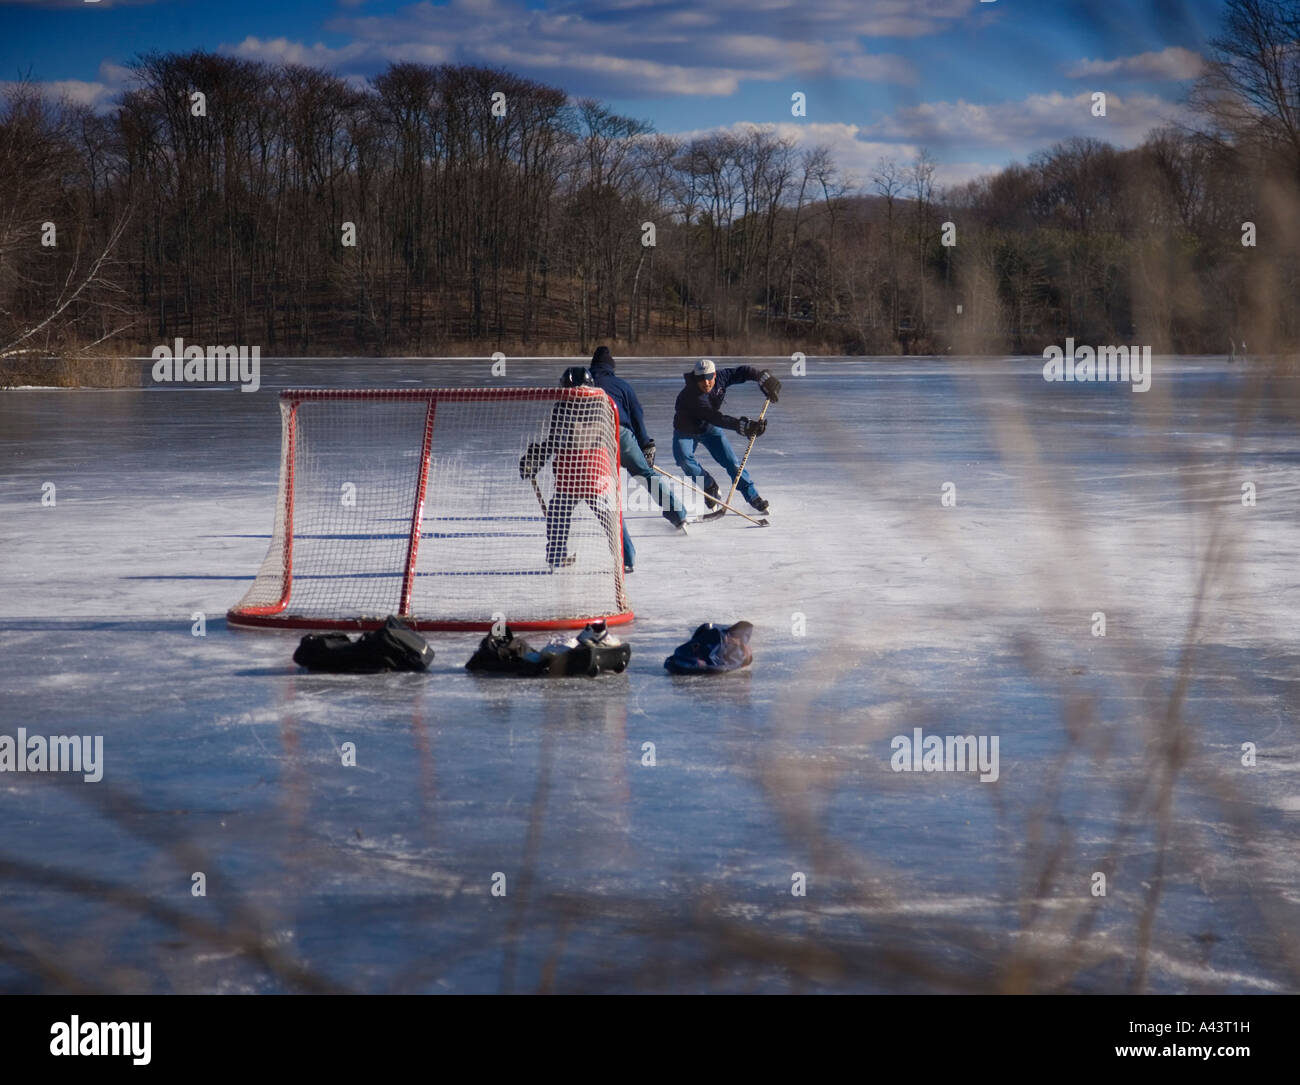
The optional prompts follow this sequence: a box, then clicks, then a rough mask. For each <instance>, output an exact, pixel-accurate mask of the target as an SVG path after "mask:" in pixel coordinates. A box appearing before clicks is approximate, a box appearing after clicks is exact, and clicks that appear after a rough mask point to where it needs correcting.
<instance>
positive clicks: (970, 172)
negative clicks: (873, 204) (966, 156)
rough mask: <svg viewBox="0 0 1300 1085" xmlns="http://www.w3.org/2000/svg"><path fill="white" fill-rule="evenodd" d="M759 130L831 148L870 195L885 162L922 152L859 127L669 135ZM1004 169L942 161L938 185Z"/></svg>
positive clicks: (848, 176) (740, 126)
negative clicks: (874, 178)
mask: <svg viewBox="0 0 1300 1085" xmlns="http://www.w3.org/2000/svg"><path fill="white" fill-rule="evenodd" d="M758 127H761V128H763V129H764V130H766V131H769V132H771V133H773V134H774V135H776V136H778V137H780V138H782V139H790V140H792V141H793V142H794V144H795V146H796V148H798V149H799V150H811V149H812V148H814V147H826V148H828V149H829V150H830V153H831V159H832V160H833V161H834V163H835V165H836V168H837V169H838V170H839V171H840V174H841V176H842V177H843V178H844V179H845V180H847V181H848V183H849V184H850V185H851V186H852V187H854V188H857V189H860V190H862V191H866V192H870V191H871V188H870V186H871V175H872V173H873V172H874V171H875V169H876V167H877V166H878V165H879V163H880V160H881V159H882V158H884V159H892V160H893V161H894V162H896V163H898V164H899V165H900V166H906V165H907V164H908V163H910V162H911V161H912V160H913V159H914V158H915V157H916V156H917V154H918V153H919V152H920V150H921V145H920V144H919V143H908V142H888V141H881V140H873V139H869V138H867V137H866V135H865V133H864V131H863V129H862V128H861V127H859V126H858V125H856V124H799V123H796V122H782V123H778V124H764V125H754V124H750V123H749V122H745V121H742V122H740V123H737V124H729V125H724V126H720V127H717V128H698V129H694V130H691V131H685V132H672V133H669V134H670V135H672V136H673V137H674V138H676V139H680V140H683V141H689V140H692V139H698V138H701V137H704V136H709V135H713V134H715V133H722V132H731V133H737V134H739V133H744V132H747V131H750V130H751V129H754V128H758ZM1000 168H1001V167H1000V166H997V165H990V164H988V163H986V162H944V161H940V162H938V163H937V165H936V169H935V183H936V184H938V185H940V186H945V187H946V186H950V185H959V184H963V183H964V182H966V181H970V180H973V179H974V178H976V177H980V176H982V175H984V174H986V173H995V172H997V170H998V169H1000Z"/></svg>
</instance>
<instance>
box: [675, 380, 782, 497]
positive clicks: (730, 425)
mask: <svg viewBox="0 0 1300 1085" xmlns="http://www.w3.org/2000/svg"><path fill="white" fill-rule="evenodd" d="M682 376H683V377H684V378H685V380H686V387H685V388H683V389H682V390H681V391H680V392H679V393H678V394H677V404H676V410H675V412H674V414H673V459H675V460H676V461H677V465H678V466H679V467H680V468H681V469H682V470H683V471H685V472H686V474H687V475H688V476H690V477H692V478H697V479H698V478H703V479H704V487H703V489H704V491H705V492H706V493H708V494H709V496H710V497H714V498H716V497H720V496H721V492H720V491H719V489H718V484H717V482H716V481H714V479H713V476H712V475H710V474H709V473H708V472H707V471H706V470H704V468H703V467H701V466H700V465H699V462H698V461H697V460H696V459H695V449H696V447H697V446H698V445H701V444H703V445H704V447H705V448H707V449H708V450H709V452H710V453H711V454H712V455H713V458H714V459H715V460H717V461H718V463H720V464H722V466H723V467H724V468H725V469H726V471H727V477H728V478H730V479H731V480H732V481H733V482H734V481H735V480H736V476H737V474H739V475H740V482H739V489H740V492H741V493H742V494H743V495H744V498H745V500H746V501H748V502H749V504H750V507H751V508H754V509H757V510H758V511H759V512H767V510H768V504H767V502H766V501H765V500H763V498H761V497H759V495H758V487H757V486H755V485H754V480H753V479H751V478H750V477H749V472H748V471H744V472H742V471H741V470H740V461H738V460H737V459H736V454H735V452H733V451H732V449H731V443H730V442H729V441H728V440H727V437H726V434H724V433H723V432H722V431H723V430H724V429H730V430H735V431H736V432H737V433H739V434H740V435H741V436H742V437H755V436H758V435H759V434H761V433H762V432H763V431H764V430H765V429H767V421H766V420H765V419H762V418H759V419H756V420H754V421H752V422H751V421H750V420H749V419H748V418H743V417H742V418H733V417H732V416H731V415H727V414H723V413H722V400H723V398H724V397H725V396H726V394H727V389H728V388H729V387H730V386H731V385H733V384H743V383H744V382H745V381H756V382H757V383H758V387H759V388H760V390H761V391H762V393H763V395H764V396H766V397H767V398H768V399H770V400H771V401H772V402H773V403H775V402H776V401H777V396H778V395H779V394H780V391H781V382H780V381H779V380H777V379H776V378H775V377H774V376H772V374H771V373H770V372H768V371H767V370H766V369H764V370H758V369H755V368H754V367H753V366H752V365H738V366H736V367H735V368H734V369H718V368H717V366H715V365H714V364H713V363H712V362H711V361H710V360H709V359H708V358H704V359H701V360H700V361H698V362H696V363H695V368H694V370H693V371H691V372H690V373H684V374H682ZM705 503H706V504H707V505H708V506H709V507H710V508H712V507H714V506H715V505H716V504H717V503H716V502H715V501H710V500H708V499H706V502H705Z"/></svg>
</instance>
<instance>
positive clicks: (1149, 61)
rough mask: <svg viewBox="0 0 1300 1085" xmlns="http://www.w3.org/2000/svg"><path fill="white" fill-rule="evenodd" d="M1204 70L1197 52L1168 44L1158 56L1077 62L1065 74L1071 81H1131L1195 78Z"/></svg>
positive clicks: (1139, 54)
mask: <svg viewBox="0 0 1300 1085" xmlns="http://www.w3.org/2000/svg"><path fill="white" fill-rule="evenodd" d="M1204 67H1205V60H1204V59H1203V58H1202V57H1201V55H1200V53H1193V52H1192V51H1191V50H1190V49H1182V48H1180V47H1179V46H1176V45H1171V46H1170V47H1169V48H1168V49H1161V50H1160V51H1159V52H1158V53H1138V54H1137V55H1136V56H1128V57H1116V58H1115V59H1114V60H1081V61H1079V62H1078V63H1077V64H1075V65H1074V66H1073V67H1072V68H1071V69H1070V70H1069V71H1068V72H1066V74H1067V75H1068V76H1070V78H1072V79H1083V78H1086V77H1088V76H1106V75H1110V76H1122V77H1130V78H1134V79H1195V78H1196V77H1197V76H1198V75H1200V74H1201V71H1202V69H1203V68H1204Z"/></svg>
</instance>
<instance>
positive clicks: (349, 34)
mask: <svg viewBox="0 0 1300 1085" xmlns="http://www.w3.org/2000/svg"><path fill="white" fill-rule="evenodd" d="M974 4H975V0H928V2H927V3H924V4H918V3H917V0H819V2H818V3H816V4H812V5H804V4H803V3H802V2H801V0H710V2H709V3H708V4H705V5H696V6H691V7H685V6H682V7H668V8H665V6H664V5H663V4H662V3H659V2H652V3H644V2H635V0H631V2H622V3H619V2H615V3H612V4H611V3H610V2H609V0H573V2H572V3H569V4H566V5H565V6H563V7H561V8H557V9H535V8H529V7H528V6H526V3H525V2H524V0H448V2H447V3H445V4H431V3H427V2H422V3H417V4H412V5H410V6H408V7H404V8H402V9H401V10H399V11H397V12H396V13H393V14H382V15H367V14H353V13H350V12H349V13H342V14H337V15H335V16H334V17H333V18H331V19H330V20H329V21H328V23H327V24H326V29H327V30H328V31H330V32H331V33H333V34H338V35H340V36H343V37H346V38H348V39H350V40H349V43H348V44H347V45H344V46H341V47H331V46H327V45H324V44H323V43H321V42H317V43H315V44H308V43H306V42H302V41H293V40H290V39H287V38H273V39H261V38H257V37H246V38H245V39H244V40H243V41H241V42H239V43H237V44H227V45H223V46H222V47H221V50H222V51H223V52H226V53H233V54H234V55H237V56H242V57H247V58H250V59H259V60H283V61H290V62H293V63H298V64H316V65H320V66H324V67H329V68H333V69H335V70H339V71H344V72H347V73H357V72H367V71H375V70H377V69H379V68H380V67H382V66H383V65H384V64H386V63H388V62H390V61H400V60H409V61H419V62H423V63H431V64H433V63H461V64H485V65H495V66H501V67H509V68H510V69H511V70H512V71H514V72H515V73H517V74H519V75H523V76H526V77H531V78H536V79H541V80H545V81H548V82H552V83H556V84H559V85H561V86H563V87H565V88H566V89H567V90H569V91H570V92H572V93H574V94H576V95H594V96H598V97H615V98H617V97H646V96H655V97H658V96H663V95H695V94H708V95H729V94H733V93H735V92H736V90H737V89H738V88H739V86H740V84H741V83H742V82H745V81H757V82H772V81H779V80H782V79H790V78H792V77H800V78H805V79H807V78H818V77H826V76H830V77H831V78H838V79H852V80H861V81H867V82H873V83H886V84H897V85H910V84H914V83H915V82H916V81H917V73H916V71H915V69H914V67H913V65H912V64H911V63H910V62H909V61H907V60H905V59H904V58H903V57H900V56H895V55H892V54H886V53H876V52H872V51H870V48H869V46H870V42H869V40H867V38H868V37H869V36H870V35H872V34H879V33H883V32H887V31H886V30H884V29H883V28H885V27H886V26H893V27H894V28H895V29H894V30H893V31H888V32H896V33H906V34H908V35H917V34H926V33H935V32H938V31H940V30H942V29H944V28H945V27H946V26H948V25H950V24H951V23H952V21H953V20H954V19H956V18H957V17H959V16H960V15H961V14H963V13H964V12H966V11H968V10H969V9H970V8H971V7H972V6H973V5H974Z"/></svg>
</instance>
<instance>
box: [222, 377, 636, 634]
mask: <svg viewBox="0 0 1300 1085" xmlns="http://www.w3.org/2000/svg"><path fill="white" fill-rule="evenodd" d="M604 395H606V394H605V393H604V392H603V391H601V390H600V389H599V388H592V387H580V388H418V389H411V388H376V389H335V388H289V389H285V390H284V391H282V392H281V393H280V400H281V402H282V403H287V404H288V405H289V411H288V415H287V417H286V420H285V425H284V439H283V442H282V448H281V453H280V454H281V462H282V464H283V469H284V473H285V474H284V510H283V513H284V538H285V541H284V567H283V571H282V573H281V582H282V584H283V590H282V592H281V595H280V598H279V599H278V600H277V601H276V602H274V603H270V604H266V605H263V606H248V607H238V606H235V607H232V608H231V609H230V610H229V611H227V612H226V622H227V624H228V625H231V626H235V627H247V628H253V629H296V630H303V629H334V630H350V631H359V630H369V629H378V628H379V627H380V626H382V625H383V623H384V619H382V618H376V619H371V618H312V617H308V616H304V615H294V614H285V613H284V612H285V610H287V609H288V606H289V599H290V597H291V596H292V594H293V512H294V507H293V499H294V492H295V487H294V462H295V459H296V450H297V431H298V408H299V407H300V406H301V405H302V404H303V403H307V402H314V401H320V400H331V399H338V400H344V399H346V400H389V401H393V400H408V401H416V402H418V401H424V402H426V403H427V408H426V411H425V416H424V440H423V448H422V450H421V458H420V474H419V480H418V483H417V487H416V495H415V503H414V507H413V508H412V510H411V529H410V532H409V536H408V539H407V547H406V564H405V569H404V571H403V575H402V589H401V598H400V610H399V612H398V617H400V618H402V619H403V621H408V622H410V624H411V625H412V626H414V627H415V628H416V629H421V630H428V631H445V632H486V631H488V630H490V629H491V628H492V626H493V623H492V622H491V621H461V620H454V621H453V620H444V619H438V618H411V617H410V613H409V612H410V607H411V594H412V591H413V589H414V585H415V566H416V560H417V558H418V556H419V549H420V533H421V528H422V526H423V522H424V501H425V496H426V492H427V490H428V484H429V457H430V452H431V450H432V447H433V432H434V419H435V417H436V414H437V409H438V404H439V403H440V402H446V403H457V402H459V403H467V402H482V401H488V402H493V401H505V402H510V401H515V402H525V401H536V400H558V401H563V400H566V399H579V398H584V397H590V396H604ZM606 398H608V397H607V396H606ZM609 402H610V409H611V410H612V411H613V414H614V433H615V442H616V444H615V453H616V455H617V434H618V425H619V420H618V407H617V405H616V404H615V403H614V402H613V400H612V399H611V400H610V401H609ZM618 528H619V531H620V534H621V532H622V528H623V507H622V503H621V502H620V504H619V510H618ZM616 575H617V576H618V578H619V579H618V584H619V595H620V596H623V595H624V592H623V582H622V576H623V571H622V561H621V559H620V560H619V563H618V568H617V573H616ZM634 617H635V615H634V614H633V612H632V611H631V610H630V609H628V610H623V611H619V612H615V613H610V614H589V615H575V616H573V617H571V618H554V619H546V620H532V621H529V620H521V621H512V620H510V619H509V618H507V619H506V624H508V625H509V627H510V628H511V629H514V630H520V631H541V630H548V631H549V630H563V629H582V628H584V627H585V626H586V625H587V624H589V623H590V622H593V621H603V622H605V623H606V624H607V625H626V624H627V623H628V622H631V621H632V620H633V618H634Z"/></svg>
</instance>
